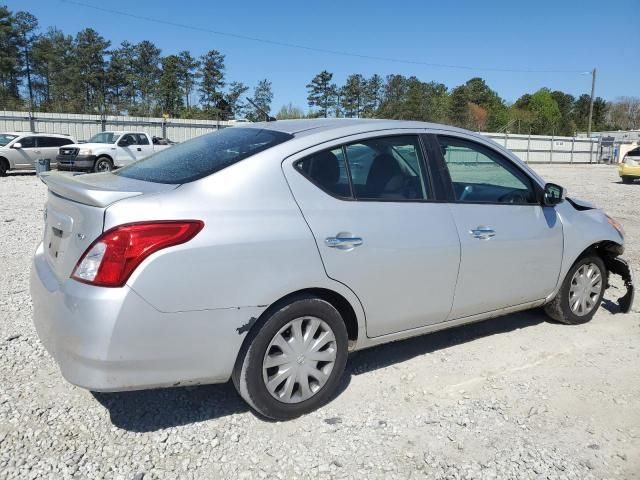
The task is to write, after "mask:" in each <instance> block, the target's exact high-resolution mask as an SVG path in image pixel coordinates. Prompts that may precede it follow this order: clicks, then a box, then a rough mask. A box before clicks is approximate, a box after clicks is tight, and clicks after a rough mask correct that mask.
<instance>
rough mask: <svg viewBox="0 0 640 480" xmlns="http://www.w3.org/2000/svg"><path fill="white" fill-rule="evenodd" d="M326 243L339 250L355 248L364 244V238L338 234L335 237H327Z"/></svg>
mask: <svg viewBox="0 0 640 480" xmlns="http://www.w3.org/2000/svg"><path fill="white" fill-rule="evenodd" d="M324 243H325V244H326V245H327V247H330V248H337V249H338V250H353V249H354V248H355V247H359V246H360V245H362V238H360V237H352V236H344V235H341V234H338V235H336V236H335V237H327V238H325V239H324Z"/></svg>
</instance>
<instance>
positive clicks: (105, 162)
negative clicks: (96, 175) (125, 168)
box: [93, 157, 113, 172]
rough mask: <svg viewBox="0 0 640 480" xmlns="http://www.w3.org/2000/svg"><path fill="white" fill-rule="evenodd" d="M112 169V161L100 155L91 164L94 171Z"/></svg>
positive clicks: (108, 170)
mask: <svg viewBox="0 0 640 480" xmlns="http://www.w3.org/2000/svg"><path fill="white" fill-rule="evenodd" d="M111 170H113V162H112V161H111V159H109V158H107V157H100V158H98V159H97V160H96V163H95V164H94V166H93V171H94V172H110V171H111Z"/></svg>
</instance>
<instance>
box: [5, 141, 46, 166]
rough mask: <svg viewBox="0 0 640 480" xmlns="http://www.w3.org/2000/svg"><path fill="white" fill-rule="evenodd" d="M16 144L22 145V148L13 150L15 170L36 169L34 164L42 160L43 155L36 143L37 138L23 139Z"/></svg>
mask: <svg viewBox="0 0 640 480" xmlns="http://www.w3.org/2000/svg"><path fill="white" fill-rule="evenodd" d="M16 143H20V145H21V148H14V149H13V152H12V160H13V162H14V167H13V168H16V169H21V168H29V169H32V168H34V162H35V161H36V160H37V159H38V158H40V153H41V152H40V149H39V148H38V145H37V143H36V137H23V138H21V139H20V140H19V141H18V142H16Z"/></svg>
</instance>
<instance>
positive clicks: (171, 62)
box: [157, 55, 183, 117]
mask: <svg viewBox="0 0 640 480" xmlns="http://www.w3.org/2000/svg"><path fill="white" fill-rule="evenodd" d="M161 64H162V73H161V74H160V80H159V82H158V88H157V94H158V98H159V100H160V110H161V113H162V114H168V115H170V116H172V117H177V116H178V114H179V111H180V109H181V108H182V106H183V103H182V94H183V90H182V88H181V85H180V76H179V74H180V57H178V56H177V55H169V56H167V57H164V58H163V59H162V60H161Z"/></svg>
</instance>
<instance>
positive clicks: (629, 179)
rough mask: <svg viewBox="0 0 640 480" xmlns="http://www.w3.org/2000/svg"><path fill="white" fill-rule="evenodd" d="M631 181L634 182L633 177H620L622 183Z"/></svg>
mask: <svg viewBox="0 0 640 480" xmlns="http://www.w3.org/2000/svg"><path fill="white" fill-rule="evenodd" d="M633 180H634V178H633V177H628V176H623V177H622V183H633Z"/></svg>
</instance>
